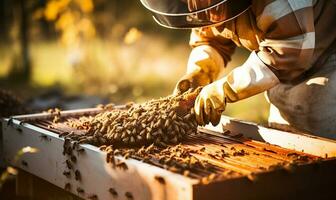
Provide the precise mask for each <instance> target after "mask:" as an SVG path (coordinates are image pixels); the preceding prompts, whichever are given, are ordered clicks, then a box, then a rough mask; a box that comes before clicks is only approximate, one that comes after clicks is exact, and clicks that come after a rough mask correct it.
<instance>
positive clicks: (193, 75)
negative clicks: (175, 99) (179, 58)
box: [174, 45, 224, 95]
mask: <svg viewBox="0 0 336 200" xmlns="http://www.w3.org/2000/svg"><path fill="white" fill-rule="evenodd" d="M222 68H224V60H223V58H222V56H221V55H220V54H219V53H218V52H217V50H216V49H214V48H213V47H211V46H209V45H201V46H198V47H195V48H194V49H193V50H192V51H191V53H190V56H189V60H188V66H187V73H186V74H185V75H184V76H183V77H182V78H181V79H180V80H179V81H178V82H177V84H176V87H175V90H174V95H177V94H182V93H184V92H186V91H188V90H189V89H196V88H197V87H199V86H204V85H207V84H209V83H212V82H213V81H215V80H216V79H217V77H218V75H219V73H220V70H221V69H222Z"/></svg>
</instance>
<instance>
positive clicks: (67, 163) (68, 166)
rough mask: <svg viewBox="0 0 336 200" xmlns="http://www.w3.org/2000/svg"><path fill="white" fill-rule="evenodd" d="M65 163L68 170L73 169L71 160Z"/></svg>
mask: <svg viewBox="0 0 336 200" xmlns="http://www.w3.org/2000/svg"><path fill="white" fill-rule="evenodd" d="M65 163H66V166H67V168H68V169H72V164H71V161H70V160H66V161H65Z"/></svg>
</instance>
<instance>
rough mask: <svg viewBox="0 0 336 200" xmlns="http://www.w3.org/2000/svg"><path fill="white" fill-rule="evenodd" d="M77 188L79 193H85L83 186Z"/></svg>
mask: <svg viewBox="0 0 336 200" xmlns="http://www.w3.org/2000/svg"><path fill="white" fill-rule="evenodd" d="M76 190H77V192H78V194H83V193H84V190H83V188H80V187H77V189H76Z"/></svg>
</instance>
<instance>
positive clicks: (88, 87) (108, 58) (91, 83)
mask: <svg viewBox="0 0 336 200" xmlns="http://www.w3.org/2000/svg"><path fill="white" fill-rule="evenodd" d="M7 49H9V48H8V47H1V48H0V77H5V76H6V75H7V74H8V71H9V69H10V65H11V62H12V61H11V53H12V52H11V51H8V50H7ZM189 52H190V48H189V47H188V45H187V42H185V43H182V42H177V43H171V42H169V40H165V39H163V38H162V37H157V36H155V35H144V36H143V37H141V38H140V39H139V40H138V41H136V42H135V43H134V44H131V45H126V44H124V43H120V42H119V41H104V40H94V41H91V42H90V43H89V44H87V46H85V48H84V47H83V48H79V49H71V50H70V49H66V48H64V46H62V45H61V44H59V43H58V42H56V41H43V42H34V43H32V45H31V58H32V64H33V69H32V79H31V84H30V85H31V86H33V87H34V88H37V89H35V90H30V88H29V87H26V86H20V87H18V88H16V90H26V91H25V94H27V95H28V96H29V95H30V96H33V95H35V94H36V91H39V88H43V89H46V88H49V87H54V86H55V85H58V86H60V87H62V88H64V89H63V90H64V91H65V92H66V93H68V94H90V95H100V96H105V97H106V96H107V97H109V98H110V100H111V101H113V102H116V103H124V102H127V101H136V102H143V101H146V100H148V99H151V98H157V97H160V96H166V95H169V94H170V93H171V92H172V90H173V88H174V85H175V83H176V82H177V80H178V79H179V77H181V76H182V75H183V74H184V73H185V70H186V67H185V66H186V63H187V58H188V55H189ZM247 56H248V52H246V51H243V50H240V49H238V50H237V52H236V53H235V55H234V56H233V58H232V62H231V63H230V64H229V66H228V67H227V69H226V70H225V73H228V72H229V71H230V70H231V69H232V68H233V67H234V66H239V65H240V64H242V63H243V62H244V60H245V59H246V57H247ZM6 85H9V86H10V85H11V84H10V83H8V84H6ZM27 90H28V91H27ZM18 92H19V93H20V91H18ZM225 114H226V115H229V116H232V117H235V118H239V119H243V120H249V121H254V122H259V123H263V122H265V121H266V119H267V115H268V104H267V102H266V101H265V99H264V97H263V95H262V94H260V95H257V96H255V97H252V98H249V99H246V100H243V101H240V102H238V103H233V104H229V105H228V106H227V110H226V111H225Z"/></svg>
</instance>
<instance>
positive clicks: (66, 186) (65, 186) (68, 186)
mask: <svg viewBox="0 0 336 200" xmlns="http://www.w3.org/2000/svg"><path fill="white" fill-rule="evenodd" d="M64 189H65V190H67V191H69V190H71V184H70V183H66V184H65V185H64Z"/></svg>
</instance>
